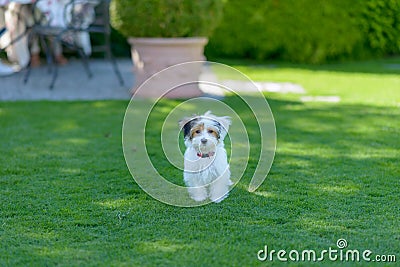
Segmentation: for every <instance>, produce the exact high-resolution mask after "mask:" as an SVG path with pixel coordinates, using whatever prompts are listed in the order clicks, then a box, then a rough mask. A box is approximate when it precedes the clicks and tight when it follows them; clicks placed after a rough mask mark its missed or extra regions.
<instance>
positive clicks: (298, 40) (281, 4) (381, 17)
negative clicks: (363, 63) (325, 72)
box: [206, 0, 400, 63]
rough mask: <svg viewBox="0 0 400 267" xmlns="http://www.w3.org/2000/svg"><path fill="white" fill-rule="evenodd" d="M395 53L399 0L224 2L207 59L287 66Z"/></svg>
mask: <svg viewBox="0 0 400 267" xmlns="http://www.w3.org/2000/svg"><path fill="white" fill-rule="evenodd" d="M399 51H400V0H318V1H315V0H264V1H262V0H248V1H241V0H228V2H227V3H226V4H225V8H224V19H223V21H222V23H221V24H220V25H219V27H217V29H216V30H215V32H214V34H213V35H212V36H211V38H210V42H209V45H208V46H207V49H206V53H207V54H208V55H210V56H232V57H248V58H255V59H271V58H278V59H283V60H289V61H293V62H304V63H323V62H326V61H329V60H338V59H344V58H346V59H349V58H352V59H357V58H365V57H367V56H371V55H374V54H379V55H385V54H398V53H399Z"/></svg>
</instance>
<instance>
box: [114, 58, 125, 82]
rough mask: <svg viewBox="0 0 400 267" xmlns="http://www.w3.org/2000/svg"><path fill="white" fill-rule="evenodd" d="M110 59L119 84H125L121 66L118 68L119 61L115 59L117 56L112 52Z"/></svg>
mask: <svg viewBox="0 0 400 267" xmlns="http://www.w3.org/2000/svg"><path fill="white" fill-rule="evenodd" d="M110 61H111V64H112V66H113V69H114V73H115V75H117V78H118V81H119V84H120V85H121V86H124V85H125V82H124V79H123V78H122V75H121V72H120V71H119V68H118V65H117V61H116V60H115V57H114V56H113V55H112V54H111V53H110Z"/></svg>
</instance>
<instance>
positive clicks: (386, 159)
mask: <svg viewBox="0 0 400 267" xmlns="http://www.w3.org/2000/svg"><path fill="white" fill-rule="evenodd" d="M226 62H227V63H229V64H230V65H232V66H234V67H236V68H238V69H239V70H240V71H243V72H244V73H245V74H247V75H249V77H251V78H252V79H254V80H273V81H290V82H293V83H297V84H300V85H302V86H303V87H304V88H305V90H306V95H311V96H332V95H334V96H339V97H340V102H337V103H327V102H313V101H312V102H302V101H301V100H300V99H301V97H302V96H304V95H298V94H279V93H266V94H265V96H266V98H267V100H268V102H269V104H270V107H271V109H272V112H273V114H274V117H275V123H276V130H277V149H276V155H275V160H274V163H273V165H272V168H271V171H270V173H269V175H268V177H267V179H266V180H265V182H264V183H263V184H262V186H261V187H260V188H259V189H258V190H257V191H255V192H254V193H250V192H248V191H247V187H248V184H249V181H250V178H251V176H252V173H253V172H254V169H255V167H256V166H255V164H256V157H257V153H256V152H254V151H256V148H257V146H258V145H259V144H258V140H259V137H258V135H257V134H258V131H257V127H256V124H255V122H254V120H253V119H252V117H251V114H250V115H249V113H248V112H246V106H245V105H243V103H242V102H241V101H240V100H239V99H238V97H235V96H228V97H225V99H224V100H223V101H224V103H226V104H227V105H228V106H230V107H233V108H234V110H235V111H236V112H237V113H239V114H241V118H242V119H243V121H245V125H246V128H247V129H248V132H249V135H250V136H249V138H250V141H251V144H252V147H251V148H250V151H251V158H250V159H249V165H248V166H247V168H246V170H245V172H244V175H243V178H242V179H241V180H240V182H239V184H238V185H237V186H236V187H235V188H234V189H233V190H232V192H231V195H230V196H229V198H227V199H226V200H224V201H223V202H222V203H220V204H210V205H205V206H201V207H196V208H180V207H174V206H170V205H166V204H163V203H161V202H159V201H156V200H154V199H153V198H151V197H150V196H148V195H147V194H146V193H145V192H143V191H142V190H141V188H140V187H139V186H138V185H137V184H136V183H135V182H134V180H133V179H132V176H131V174H130V172H129V171H128V168H127V166H126V164H125V160H124V156H123V152H122V145H121V131H122V130H121V128H122V122H123V118H124V112H125V108H126V107H127V105H128V102H126V101H95V102H47V101H41V102H1V103H0V129H1V131H0V139H1V143H0V155H1V157H0V266H55V265H58V266H265V265H270V264H271V262H270V261H269V260H266V261H265V262H260V261H259V260H258V259H257V253H258V252H259V251H260V250H262V249H264V248H265V246H266V245H267V246H268V249H269V251H270V250H276V251H278V250H285V251H287V254H286V258H287V257H288V253H289V251H291V250H297V251H300V252H301V251H303V250H315V251H316V252H317V253H320V252H321V251H323V250H328V249H329V248H330V247H331V248H332V249H338V247H337V245H336V241H337V240H338V239H341V238H343V239H346V241H347V244H348V247H347V248H346V249H350V250H359V251H360V252H363V251H364V250H370V251H372V254H371V256H370V258H371V260H375V259H376V258H375V256H376V255H382V256H388V255H395V256H396V260H397V262H399V261H400V230H399V229H400V223H399V221H400V208H399V207H400V180H399V178H400V168H399V158H400V123H399V117H400V69H397V68H396V66H398V65H399V64H400V60H399V59H392V60H387V61H371V62H363V63H346V64H345V63H343V64H336V65H325V66H319V67H313V66H298V65H290V64H283V63H277V64H274V65H260V64H253V63H249V62H244V61H229V62H228V61H226ZM179 103H180V102H179V101H177V100H163V101H161V102H160V103H159V108H157V109H155V110H154V112H153V113H152V116H151V117H150V120H151V121H150V123H148V125H147V128H148V129H147V130H148V132H150V133H149V136H148V137H146V138H148V140H149V142H148V151H149V153H151V155H150V156H151V158H152V161H153V162H154V163H155V165H156V167H157V169H158V170H159V171H160V172H163V173H167V174H168V175H169V176H171V177H175V179H172V180H173V182H176V183H180V182H181V180H180V177H181V175H182V174H181V173H180V171H178V170H177V169H175V168H172V167H170V166H169V165H168V162H167V161H166V160H165V158H164V157H163V155H162V153H158V152H159V151H160V149H159V145H160V144H159V143H160V142H159V141H158V133H159V127H160V121H162V119H163V118H165V117H166V115H167V113H168V112H169V111H170V110H171V109H172V108H173V107H174V106H176V105H178V104H179ZM139 114H140V110H139ZM189 115H190V114H189ZM152 127H154V129H152ZM254 153H256V154H254ZM234 160H235V159H234V158H233V159H232V163H234V162H235V161H234ZM232 168H233V169H234V168H235V166H232ZM234 175H235V173H233V176H234ZM176 177H177V178H176ZM238 178H240V177H238ZM346 249H344V250H342V251H344V252H346ZM318 255H319V254H318ZM289 261H290V260H289ZM290 262H291V264H292V265H294V266H297V265H299V264H300V265H303V266H308V265H310V262H308V261H305V262H300V263H298V262H293V261H290ZM272 263H273V264H274V265H277V264H279V263H280V261H279V260H278V259H277V256H276V254H274V260H273V262H272ZM321 263H325V264H326V265H335V266H342V265H345V264H346V262H341V261H339V260H336V261H331V260H329V258H328V257H325V260H324V261H323V262H319V263H317V265H321ZM347 264H348V265H353V264H354V262H347ZM357 264H358V265H359V266H364V265H365V264H366V262H365V261H363V260H361V261H360V262H359V263H357ZM387 264H389V263H386V265H387ZM376 265H377V266H385V264H382V263H380V264H376ZM389 265H394V264H393V263H392V264H389Z"/></svg>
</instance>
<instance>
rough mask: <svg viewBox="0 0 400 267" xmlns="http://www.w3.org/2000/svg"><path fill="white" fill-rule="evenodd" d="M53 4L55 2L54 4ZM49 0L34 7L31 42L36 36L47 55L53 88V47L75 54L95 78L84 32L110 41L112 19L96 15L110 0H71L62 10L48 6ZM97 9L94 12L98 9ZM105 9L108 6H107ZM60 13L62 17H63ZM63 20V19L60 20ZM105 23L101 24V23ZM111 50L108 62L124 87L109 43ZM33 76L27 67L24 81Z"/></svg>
mask: <svg viewBox="0 0 400 267" xmlns="http://www.w3.org/2000/svg"><path fill="white" fill-rule="evenodd" d="M55 2H56V1H53V2H52V3H55ZM46 3H49V1H47V0H38V1H36V2H35V4H34V7H33V9H32V10H33V11H32V12H33V18H34V23H33V26H32V27H31V29H30V34H29V41H30V42H32V41H33V38H35V37H36V36H37V38H38V39H39V41H40V44H41V46H42V48H43V50H44V53H45V55H46V61H47V64H48V67H49V72H50V73H52V79H51V82H50V85H49V87H50V89H52V88H53V87H54V84H55V81H56V79H57V75H58V66H57V64H56V62H55V55H54V52H53V51H54V46H55V45H57V44H62V45H64V46H66V47H67V48H69V49H70V50H73V51H76V52H77V53H78V54H79V56H80V58H81V60H82V63H83V66H84V69H85V72H86V73H87V75H88V77H89V78H91V77H92V72H91V70H90V68H89V61H88V57H89V56H90V54H91V46H90V41H89V40H87V38H86V39H85V38H83V39H82V38H78V36H81V37H82V33H86V35H85V36H86V37H88V34H89V33H90V32H100V33H103V34H104V36H105V37H104V38H105V39H107V40H109V37H110V34H109V32H107V28H109V27H110V26H109V17H106V18H105V17H104V14H103V13H102V12H97V10H98V8H101V7H103V6H107V12H108V6H109V0H71V1H70V2H68V3H67V4H65V5H64V6H63V7H61V6H59V7H57V8H54V6H52V7H51V6H46ZM96 6H98V8H96V9H95V7H96ZM104 10H105V7H104ZM60 12H61V14H60ZM60 18H61V19H60ZM100 22H101V23H102V24H99V23H100ZM107 49H108V51H110V52H109V53H110V57H109V60H110V62H111V64H112V66H113V69H114V72H115V74H116V76H117V78H118V80H119V83H120V84H121V85H123V84H124V82H123V79H122V76H121V74H120V72H119V69H118V66H117V64H116V62H115V59H114V57H113V56H112V53H111V49H110V43H109V41H108V48H107ZM30 73H31V64H29V65H28V69H27V72H26V74H25V79H24V82H25V83H26V82H27V81H28V79H29V76H30Z"/></svg>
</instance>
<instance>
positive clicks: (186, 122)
mask: <svg viewBox="0 0 400 267" xmlns="http://www.w3.org/2000/svg"><path fill="white" fill-rule="evenodd" d="M195 120H196V116H192V117H185V118H183V119H181V120H180V121H179V122H178V124H179V127H180V129H181V130H183V136H184V137H185V138H188V137H189V136H190V129H192V123H193V122H194V121H195Z"/></svg>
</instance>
